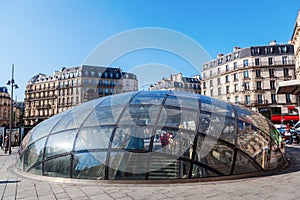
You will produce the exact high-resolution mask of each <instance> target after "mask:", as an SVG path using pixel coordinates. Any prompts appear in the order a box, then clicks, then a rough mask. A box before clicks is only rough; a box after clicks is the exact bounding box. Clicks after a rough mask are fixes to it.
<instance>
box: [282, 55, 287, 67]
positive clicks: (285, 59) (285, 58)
mask: <svg viewBox="0 0 300 200" xmlns="http://www.w3.org/2000/svg"><path fill="white" fill-rule="evenodd" d="M282 64H283V65H286V64H287V57H286V56H282Z"/></svg>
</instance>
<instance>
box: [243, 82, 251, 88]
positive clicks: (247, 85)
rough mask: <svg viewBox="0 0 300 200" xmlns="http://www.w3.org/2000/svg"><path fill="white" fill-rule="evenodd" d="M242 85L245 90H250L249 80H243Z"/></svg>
mask: <svg viewBox="0 0 300 200" xmlns="http://www.w3.org/2000/svg"><path fill="white" fill-rule="evenodd" d="M244 85H245V90H250V84H249V82H245V83H244Z"/></svg>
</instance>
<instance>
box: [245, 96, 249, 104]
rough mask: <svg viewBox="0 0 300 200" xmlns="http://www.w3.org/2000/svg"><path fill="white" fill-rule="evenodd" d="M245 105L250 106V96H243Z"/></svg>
mask: <svg viewBox="0 0 300 200" xmlns="http://www.w3.org/2000/svg"><path fill="white" fill-rule="evenodd" d="M245 103H246V104H250V95H246V96H245Z"/></svg>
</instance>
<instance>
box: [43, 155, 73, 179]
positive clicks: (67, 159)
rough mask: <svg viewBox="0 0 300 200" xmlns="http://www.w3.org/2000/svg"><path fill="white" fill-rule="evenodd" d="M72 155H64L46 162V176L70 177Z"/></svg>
mask: <svg viewBox="0 0 300 200" xmlns="http://www.w3.org/2000/svg"><path fill="white" fill-rule="evenodd" d="M70 164H71V156H70V155H68V156H63V157H59V158H55V159H51V160H47V161H45V162H44V168H45V169H44V176H52V177H63V178H69V177H70Z"/></svg>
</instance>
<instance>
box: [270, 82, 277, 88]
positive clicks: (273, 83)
mask: <svg viewBox="0 0 300 200" xmlns="http://www.w3.org/2000/svg"><path fill="white" fill-rule="evenodd" d="M270 88H271V90H275V89H276V88H275V81H273V80H272V81H270Z"/></svg>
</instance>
